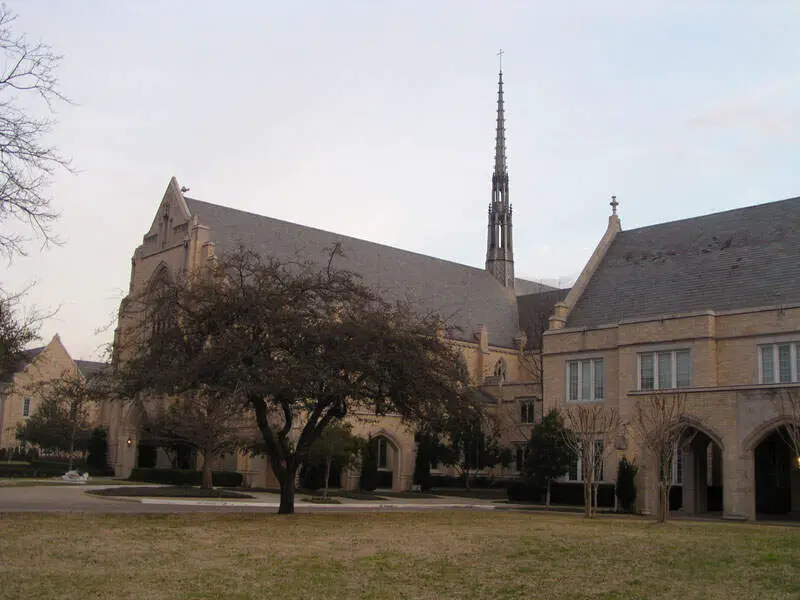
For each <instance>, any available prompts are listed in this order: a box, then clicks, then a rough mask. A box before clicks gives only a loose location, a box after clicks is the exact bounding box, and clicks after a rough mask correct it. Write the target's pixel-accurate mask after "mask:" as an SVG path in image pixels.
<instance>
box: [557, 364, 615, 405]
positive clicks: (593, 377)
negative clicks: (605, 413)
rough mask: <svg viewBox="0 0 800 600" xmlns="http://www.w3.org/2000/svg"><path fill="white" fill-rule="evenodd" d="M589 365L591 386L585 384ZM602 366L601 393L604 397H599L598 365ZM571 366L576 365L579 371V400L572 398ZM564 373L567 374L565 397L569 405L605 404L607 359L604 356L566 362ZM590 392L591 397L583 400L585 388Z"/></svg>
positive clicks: (600, 371) (577, 389)
mask: <svg viewBox="0 0 800 600" xmlns="http://www.w3.org/2000/svg"><path fill="white" fill-rule="evenodd" d="M586 363H588V365H589V376H590V381H589V385H588V386H586V384H585V382H584V380H583V379H584V375H585V371H584V369H585V365H586ZM598 363H599V364H600V370H599V373H600V377H599V380H600V388H601V389H600V391H601V392H602V394H603V395H602V397H598V396H597V391H598V387H597V383H598V376H597V373H598V370H597V365H598ZM571 365H576V369H577V388H576V391H577V394H578V397H577V398H573V397H572V387H571V385H570V384H571V381H570V367H571ZM564 372H565V386H564V397H565V399H566V402H567V403H568V404H593V403H596V402H605V396H606V386H605V358H604V357H602V356H591V357H586V358H574V359H568V360H566V361H565V362H564ZM587 387H588V390H589V397H588V398H583V397H581V396H582V393H583V390H584V388H587Z"/></svg>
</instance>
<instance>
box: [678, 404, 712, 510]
mask: <svg viewBox="0 0 800 600" xmlns="http://www.w3.org/2000/svg"><path fill="white" fill-rule="evenodd" d="M681 420H682V422H683V423H684V424H686V425H687V426H688V429H687V431H686V433H685V434H684V437H683V438H682V439H681V441H680V447H679V451H678V456H679V460H680V465H679V466H680V469H678V468H677V467H678V465H676V469H675V475H674V477H676V479H677V478H678V474H679V476H680V480H679V481H676V482H675V483H676V487H677V486H680V494H677V493H676V494H675V495H674V497H673V498H672V499H671V502H670V504H671V505H673V508H677V506H676V505H677V504H678V502H680V507H681V509H682V510H683V511H684V512H686V513H687V514H690V515H696V514H703V513H708V512H712V513H716V512H719V513H721V512H722V511H723V490H724V488H723V486H724V477H723V470H724V466H723V463H724V461H723V456H724V455H723V451H724V448H725V442H724V439H723V437H722V436H721V435H720V434H719V433H718V432H717V431H715V429H714V428H713V427H711V426H710V425H708V424H707V423H705V422H704V421H703V420H702V419H700V418H698V417H696V416H694V415H685V416H684V417H683V418H682V419H681Z"/></svg>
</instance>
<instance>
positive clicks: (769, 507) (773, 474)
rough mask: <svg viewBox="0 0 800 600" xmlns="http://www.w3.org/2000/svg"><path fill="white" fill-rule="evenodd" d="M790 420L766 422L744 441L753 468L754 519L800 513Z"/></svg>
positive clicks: (798, 473) (799, 476)
mask: <svg viewBox="0 0 800 600" xmlns="http://www.w3.org/2000/svg"><path fill="white" fill-rule="evenodd" d="M789 424H790V419H789V418H788V417H787V416H785V415H779V416H776V417H773V418H771V419H768V420H766V421H764V422H762V423H761V424H760V425H758V426H757V427H755V428H754V429H753V431H751V432H750V434H749V435H748V436H747V437H745V438H744V440H743V442H742V449H743V451H744V455H745V457H746V459H747V460H748V463H749V464H750V465H752V467H751V468H752V471H751V478H752V481H753V496H752V498H753V505H752V510H753V513H754V514H753V516H755V517H756V518H758V515H767V518H775V515H788V514H797V513H798V512H800V470H798V469H797V462H796V461H797V460H798V458H797V456H796V455H795V450H794V448H793V447H792V445H791V444H790V443H789V441H788V439H787V433H786V432H785V428H786V426H787V425H789Z"/></svg>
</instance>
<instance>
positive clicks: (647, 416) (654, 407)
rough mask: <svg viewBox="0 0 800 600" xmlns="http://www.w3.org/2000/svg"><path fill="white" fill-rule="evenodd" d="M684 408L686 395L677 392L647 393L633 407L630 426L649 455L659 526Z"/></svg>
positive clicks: (666, 506) (666, 503)
mask: <svg viewBox="0 0 800 600" xmlns="http://www.w3.org/2000/svg"><path fill="white" fill-rule="evenodd" d="M685 406H686V394H684V393H679V392H667V393H663V394H651V395H649V396H645V397H642V398H637V401H636V403H635V404H634V407H635V409H634V416H633V426H634V429H635V430H636V432H637V434H638V435H639V437H640V438H641V442H642V445H643V446H644V448H645V449H646V450H647V451H648V452H649V453H650V454H651V457H652V458H651V461H653V462H654V463H655V468H656V475H657V476H658V513H657V520H658V522H659V523H664V522H666V521H667V520H668V519H669V491H670V488H671V487H672V465H673V464H674V462H675V458H676V456H675V455H676V453H677V452H678V451H679V449H678V444H679V443H680V441H681V438H683V436H684V434H685V433H686V429H687V428H688V424H687V422H686V421H685V420H684V414H685ZM645 466H646V465H645Z"/></svg>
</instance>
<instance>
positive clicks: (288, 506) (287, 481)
mask: <svg viewBox="0 0 800 600" xmlns="http://www.w3.org/2000/svg"><path fill="white" fill-rule="evenodd" d="M294 476H295V472H294V471H288V470H287V471H286V477H285V478H284V479H283V480H282V481H280V484H281V505H280V507H279V508H278V514H279V515H293V514H294Z"/></svg>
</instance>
